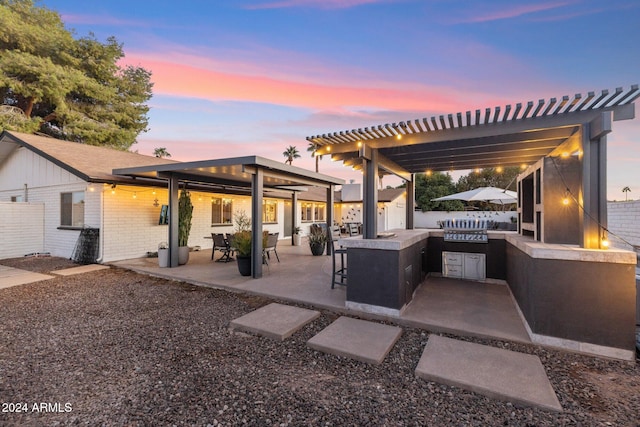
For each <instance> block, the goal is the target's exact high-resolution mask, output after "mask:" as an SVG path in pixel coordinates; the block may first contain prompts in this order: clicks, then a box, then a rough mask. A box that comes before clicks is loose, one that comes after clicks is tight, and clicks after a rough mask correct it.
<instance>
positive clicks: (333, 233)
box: [331, 225, 340, 239]
mask: <svg viewBox="0 0 640 427" xmlns="http://www.w3.org/2000/svg"><path fill="white" fill-rule="evenodd" d="M331 236H332V237H333V238H334V239H336V238H340V226H339V225H334V226H333V227H331Z"/></svg>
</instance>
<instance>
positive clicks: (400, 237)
mask: <svg viewBox="0 0 640 427" xmlns="http://www.w3.org/2000/svg"><path fill="white" fill-rule="evenodd" d="M380 234H385V235H387V234H389V237H380V238H378V239H363V238H362V236H357V237H344V238H341V239H339V240H338V244H339V245H340V246H342V247H345V248H347V249H348V248H358V249H378V250H387V251H399V250H401V249H404V248H408V247H409V246H411V245H413V244H415V243H418V242H419V241H421V240H424V239H426V238H428V237H429V230H426V229H414V230H405V229H394V230H388V231H385V232H384V233H380Z"/></svg>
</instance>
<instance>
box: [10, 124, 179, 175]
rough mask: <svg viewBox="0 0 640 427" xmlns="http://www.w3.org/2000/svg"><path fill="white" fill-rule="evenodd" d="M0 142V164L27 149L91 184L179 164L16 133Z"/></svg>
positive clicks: (110, 149)
mask: <svg viewBox="0 0 640 427" xmlns="http://www.w3.org/2000/svg"><path fill="white" fill-rule="evenodd" d="M0 142H2V144H0V164H2V163H3V162H4V161H5V159H6V158H7V157H8V156H9V155H10V154H11V153H12V152H13V150H15V149H17V148H18V147H25V148H27V149H29V150H31V151H33V152H35V153H37V154H39V155H40V156H42V157H44V158H46V159H47V160H49V161H51V162H53V163H54V164H56V165H58V166H60V167H61V168H63V169H65V170H66V171H68V172H70V173H72V174H74V175H76V176H77V177H79V178H81V179H83V180H85V181H89V182H109V183H111V182H114V183H115V182H127V181H131V179H130V178H127V177H122V176H117V175H114V174H113V172H112V171H113V169H114V168H121V167H133V166H148V165H157V164H175V163H178V162H176V161H174V160H169V159H161V158H157V157H153V156H145V155H143V154H137V153H132V152H130V151H122V150H116V149H113V148H107V147H101V146H95V145H88V144H81V143H77V142H71V141H63V140H60V139H56V138H52V137H48V136H39V135H30V134H26V133H20V132H13V131H4V132H2V134H1V135H0Z"/></svg>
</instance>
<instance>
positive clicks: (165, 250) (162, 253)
mask: <svg viewBox="0 0 640 427" xmlns="http://www.w3.org/2000/svg"><path fill="white" fill-rule="evenodd" d="M158 267H162V268H164V267H169V245H168V244H167V242H160V244H158Z"/></svg>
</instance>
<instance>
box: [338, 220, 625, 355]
mask: <svg viewBox="0 0 640 427" xmlns="http://www.w3.org/2000/svg"><path fill="white" fill-rule="evenodd" d="M380 234H383V235H385V237H382V238H378V239H362V238H361V237H353V238H342V239H340V240H339V241H338V243H339V244H340V245H342V246H343V247H345V248H347V298H346V302H345V306H346V307H347V308H353V309H356V310H361V311H365V312H369V313H374V314H380V315H387V316H396V317H400V316H402V311H403V309H404V308H405V306H406V305H407V304H408V303H409V302H410V301H411V299H412V297H413V292H414V291H415V289H416V288H417V287H418V286H419V285H420V283H422V281H423V280H424V278H425V277H426V275H427V274H430V275H436V276H441V275H443V274H442V272H443V259H444V257H445V256H446V254H450V253H466V254H483V255H484V257H485V259H486V279H484V280H479V281H477V282H478V286H482V285H483V284H482V283H481V282H492V283H503V284H505V285H507V286H508V287H509V289H510V291H511V294H512V295H513V298H514V300H515V302H516V303H517V305H518V309H519V310H520V313H521V316H522V319H523V320H524V321H525V325H526V326H525V327H526V329H527V331H528V333H529V336H530V338H531V340H532V341H533V342H535V343H540V344H545V345H552V346H556V347H561V348H566V349H570V350H573V351H580V352H586V353H592V354H599V355H604V356H607V357H613V358H617V359H624V360H633V358H634V357H635V352H634V347H635V339H634V338H635V337H634V334H635V309H636V307H635V292H636V289H635V265H636V255H635V253H633V252H630V251H626V250H620V249H614V248H610V249H607V250H593V249H584V248H580V247H577V246H575V245H563V244H549V243H542V242H538V241H536V240H535V239H533V238H531V237H528V236H521V235H519V234H518V233H517V232H503V231H491V230H490V231H488V233H487V234H488V239H487V241H488V242H487V243H486V244H478V243H468V242H448V241H446V240H445V236H444V230H439V229H418V230H390V231H389V232H388V233H380Z"/></svg>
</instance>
